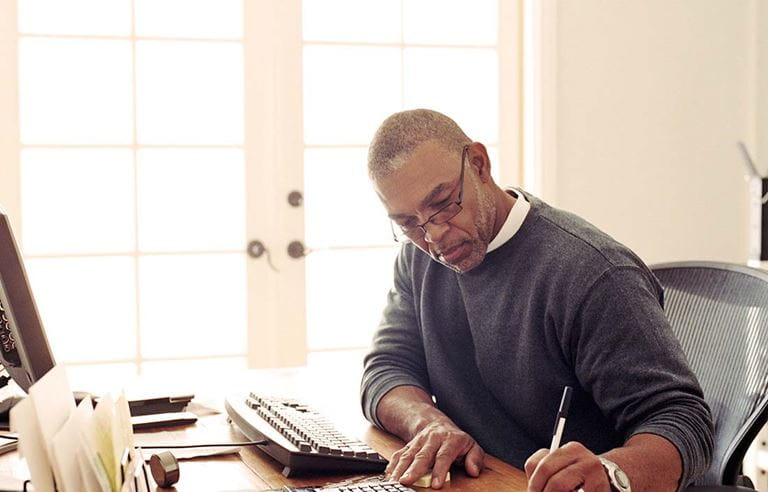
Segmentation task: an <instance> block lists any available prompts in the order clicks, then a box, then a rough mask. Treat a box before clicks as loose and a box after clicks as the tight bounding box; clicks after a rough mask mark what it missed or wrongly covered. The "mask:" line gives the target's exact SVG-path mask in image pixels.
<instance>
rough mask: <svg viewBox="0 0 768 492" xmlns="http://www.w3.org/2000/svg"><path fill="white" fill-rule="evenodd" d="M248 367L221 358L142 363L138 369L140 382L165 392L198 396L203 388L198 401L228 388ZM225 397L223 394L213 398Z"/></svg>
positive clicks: (238, 359)
mask: <svg viewBox="0 0 768 492" xmlns="http://www.w3.org/2000/svg"><path fill="white" fill-rule="evenodd" d="M247 368H248V365H247V363H246V358H245V356H243V357H222V358H211V357H206V358H205V359H197V360H169V361H151V362H144V363H143V364H142V365H141V379H142V380H145V381H157V382H158V383H159V385H161V386H163V385H165V386H167V390H168V391H172V392H173V393H177V392H179V391H181V392H184V391H188V392H190V393H195V392H200V390H201V388H205V389H206V390H205V394H204V395H200V396H201V397H204V398H205V397H210V396H211V395H210V393H209V391H211V392H218V390H219V389H221V388H225V387H227V386H230V385H229V384H228V383H229V382H230V381H231V380H233V379H235V378H236V377H237V376H239V375H240V374H242V373H244V372H245V371H246V369H247ZM244 388H246V389H249V388H250V387H249V386H240V387H237V388H234V387H233V388H229V392H231V391H242V390H243V389H244ZM216 396H219V397H224V396H228V395H227V392H225V393H223V394H220V395H216Z"/></svg>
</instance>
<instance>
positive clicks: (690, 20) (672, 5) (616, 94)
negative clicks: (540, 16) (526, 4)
mask: <svg viewBox="0 0 768 492" xmlns="http://www.w3.org/2000/svg"><path fill="white" fill-rule="evenodd" d="M556 11H557V12H556V14H557V15H556V22H555V24H554V26H553V27H551V28H552V29H554V33H555V37H556V40H557V41H556V46H555V50H556V53H555V56H554V58H553V60H555V61H554V63H555V64H556V65H555V72H556V79H557V80H556V83H555V84H553V87H554V89H553V91H554V94H550V95H549V97H550V98H553V100H554V106H553V107H554V111H553V113H554V114H549V115H548V114H546V113H545V114H544V115H543V117H544V118H547V117H548V116H549V117H550V119H551V122H554V125H555V126H554V142H555V143H554V145H555V155H556V164H555V165H554V168H553V170H552V171H553V172H551V173H550V174H549V175H548V176H549V177H548V178H547V179H549V180H550V182H549V183H545V186H544V190H545V199H550V200H551V201H552V202H553V203H554V204H556V205H557V206H560V207H562V208H565V209H567V210H571V211H574V212H576V213H578V214H580V215H582V216H583V217H585V218H587V219H588V220H590V221H592V222H593V223H595V224H596V225H598V226H599V227H601V228H602V229H604V230H606V231H607V232H608V233H610V234H611V235H613V236H614V237H616V238H617V239H619V240H620V241H622V242H624V243H625V244H627V245H628V246H630V247H631V248H633V249H634V250H635V251H636V252H637V253H638V254H640V256H641V257H643V258H644V259H645V260H646V261H647V262H649V263H655V262H660V261H671V260H682V259H711V260H722V261H735V262H745V261H746V258H747V252H748V245H747V240H748V229H747V227H748V208H747V204H748V197H747V185H746V182H745V180H744V178H743V164H742V162H741V156H740V154H739V152H738V150H737V147H736V142H737V140H740V139H741V140H745V141H747V143H748V144H749V145H750V147H751V148H752V149H753V152H754V150H756V149H755V146H756V142H755V139H756V131H757V130H756V122H757V121H758V116H757V114H758V112H757V110H756V104H757V97H756V92H757V84H758V81H757V73H758V72H759V73H760V74H761V76H762V86H764V87H765V86H766V85H767V84H766V82H768V71H766V70H768V69H767V68H766V67H765V65H766V62H765V61H766V60H768V56H767V55H768V48H766V46H765V44H766V41H765V36H766V35H765V34H764V35H763V38H762V45H761V46H762V51H761V53H762V54H763V63H762V68H761V70H758V69H756V66H757V61H756V60H757V55H756V53H757V51H758V50H757V42H756V39H757V33H758V32H759V31H757V30H756V29H757V22H756V20H755V16H756V13H757V5H756V4H755V2H754V0H643V1H637V0H611V1H605V0H578V1H576V0H558V1H557V2H556ZM761 11H762V19H761V20H760V22H762V25H763V26H766V25H768V24H766V16H768V14H767V13H766V11H768V6H766V5H765V4H763V5H762V7H761ZM762 30H763V32H766V31H768V29H766V28H763V29H762ZM762 95H763V99H762V101H763V106H762V108H763V109H762V116H761V122H762V130H761V131H762V133H763V138H762V140H761V147H760V151H759V154H760V160H762V161H763V164H762V167H763V169H764V170H768V143H766V142H767V141H768V135H766V133H767V132H766V130H768V110H766V103H765V100H766V98H768V89H765V90H764V91H763V93H762ZM545 97H546V95H545ZM545 124H546V123H545ZM545 145H546V142H545ZM547 192H549V193H548V194H547Z"/></svg>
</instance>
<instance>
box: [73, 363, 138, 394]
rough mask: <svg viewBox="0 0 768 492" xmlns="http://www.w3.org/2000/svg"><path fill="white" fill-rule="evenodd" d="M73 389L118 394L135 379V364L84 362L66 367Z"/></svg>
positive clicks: (93, 392)
mask: <svg viewBox="0 0 768 492" xmlns="http://www.w3.org/2000/svg"><path fill="white" fill-rule="evenodd" d="M66 369H67V377H68V378H69V381H70V385H71V387H72V390H73V391H87V392H89V393H92V394H95V395H104V394H106V393H110V392H111V393H113V394H119V392H120V391H121V390H122V389H123V388H124V387H129V386H130V385H131V384H132V383H133V381H135V380H136V376H137V371H136V364H133V363H130V364H84V365H69V366H67V367H66Z"/></svg>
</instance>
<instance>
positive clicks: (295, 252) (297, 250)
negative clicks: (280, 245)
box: [288, 241, 309, 259]
mask: <svg viewBox="0 0 768 492" xmlns="http://www.w3.org/2000/svg"><path fill="white" fill-rule="evenodd" d="M307 253H309V251H307V249H306V248H305V247H304V243H302V242H301V241H291V242H290V243H289V244H288V256H290V257H291V258H294V259H299V258H301V257H303V256H307Z"/></svg>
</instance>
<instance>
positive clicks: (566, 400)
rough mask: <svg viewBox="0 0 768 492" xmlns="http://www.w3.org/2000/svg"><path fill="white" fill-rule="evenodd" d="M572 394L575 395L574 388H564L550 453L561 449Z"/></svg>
mask: <svg viewBox="0 0 768 492" xmlns="http://www.w3.org/2000/svg"><path fill="white" fill-rule="evenodd" d="M571 393H573V388H571V387H570V386H566V387H565V388H563V398H562V399H561V400H560V410H558V411H557V417H556V418H555V428H554V430H553V431H552V444H550V445H549V452H550V453H551V452H552V451H554V450H555V449H557V448H559V447H560V439H561V438H562V437H563V429H564V428H565V417H566V416H567V415H568V407H569V406H570V405H571Z"/></svg>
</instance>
